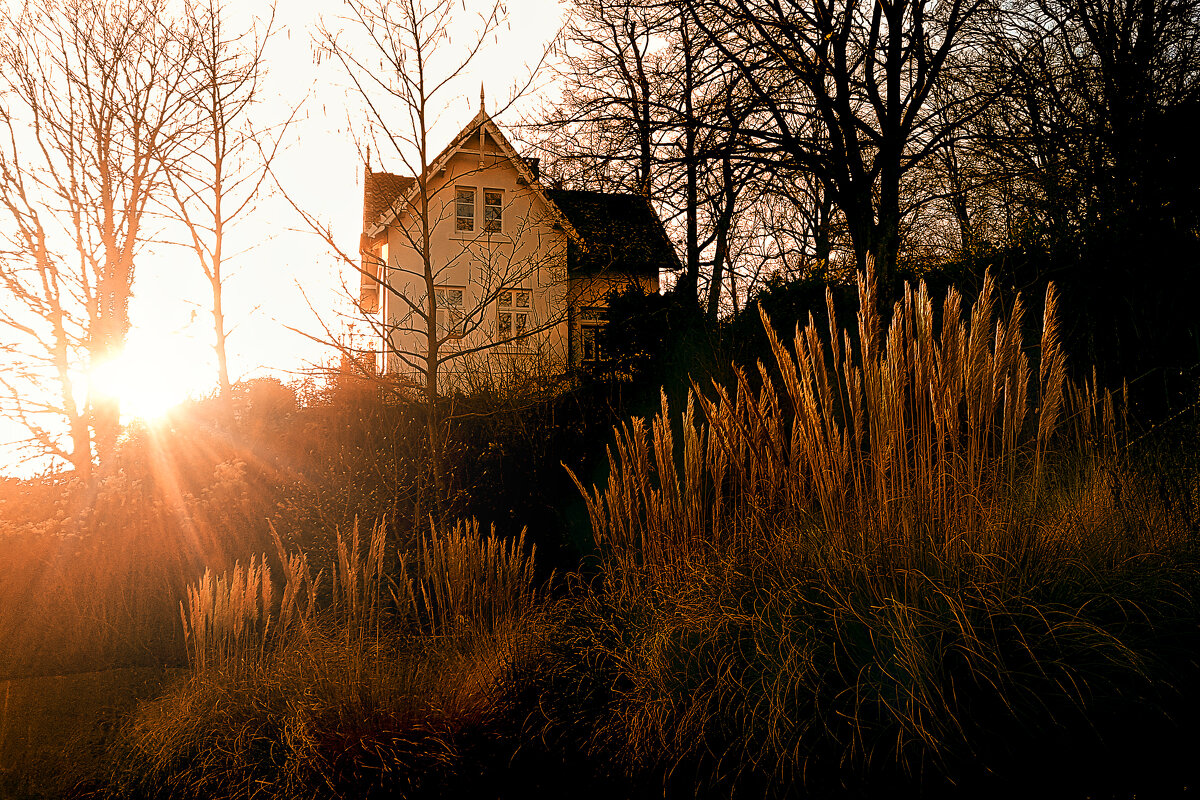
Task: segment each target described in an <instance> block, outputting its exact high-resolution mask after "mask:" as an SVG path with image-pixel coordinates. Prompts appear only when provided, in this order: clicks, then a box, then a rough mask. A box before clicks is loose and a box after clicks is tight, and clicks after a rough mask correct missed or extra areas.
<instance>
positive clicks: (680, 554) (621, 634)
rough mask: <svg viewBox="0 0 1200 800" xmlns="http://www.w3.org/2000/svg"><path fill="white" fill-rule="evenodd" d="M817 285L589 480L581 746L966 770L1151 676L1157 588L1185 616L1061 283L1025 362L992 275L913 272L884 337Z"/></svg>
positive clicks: (796, 766) (838, 767)
mask: <svg viewBox="0 0 1200 800" xmlns="http://www.w3.org/2000/svg"><path fill="white" fill-rule="evenodd" d="M858 288H859V296H860V297H861V298H871V297H874V296H875V287H874V285H873V277H872V275H871V273H870V271H868V272H867V273H866V274H865V275H864V276H860V279H859V287H858ZM827 304H828V316H829V327H828V330H827V331H824V332H822V331H820V330H818V328H817V326H816V324H815V323H814V322H813V321H812V319H811V317H810V321H809V324H808V325H807V326H806V327H804V328H800V327H797V329H796V331H795V335H794V336H793V338H792V342H791V346H790V347H787V346H785V345H784V344H783V342H782V341H780V339H779V338H778V336H777V335H776V333H775V332H774V330H773V328H772V327H771V325H770V323H769V320H767V319H766V317H765V315H764V316H763V323H764V325H765V327H766V329H767V334H768V337H769V340H770V346H771V351H772V354H773V363H771V364H770V365H765V364H762V363H760V364H759V365H758V368H757V370H756V371H754V372H747V371H745V370H741V369H738V370H735V378H734V380H733V382H732V385H731V386H728V387H726V386H722V385H713V386H711V387H701V386H699V385H696V386H694V387H693V390H692V391H691V393H690V394H689V396H688V399H687V403H686V406H685V408H684V410H683V413H682V415H680V416H675V415H673V414H672V412H671V409H670V408H669V407H668V404H667V400H666V398H665V396H664V399H663V401H662V407H661V411H660V412H659V413H658V415H657V416H656V417H655V418H654V419H653V420H652V421H651V422H650V423H649V425H647V424H646V422H645V421H644V420H642V419H637V418H635V419H632V420H630V421H629V422H627V423H624V424H622V425H620V426H618V427H617V428H616V429H615V438H616V440H615V443H614V444H613V445H612V446H611V447H610V449H609V454H608V457H609V475H608V478H607V481H606V482H605V483H604V485H603V486H600V487H596V488H595V489H593V490H591V491H589V490H587V489H586V488H585V487H583V485H582V484H581V483H579V481H578V480H577V481H576V483H577V485H578V486H579V489H580V491H581V492H582V493H583V495H584V497H585V499H586V504H587V510H588V514H589V516H590V519H591V523H592V527H593V531H594V534H595V537H596V540H597V544H598V546H599V547H600V549H601V553H602V559H603V567H604V568H603V573H602V588H601V590H600V591H599V592H598V593H597V594H596V595H595V596H593V597H590V598H588V599H587V600H585V601H584V602H583V603H582V604H581V610H580V613H581V620H580V621H579V622H578V623H577V625H576V627H575V628H574V629H573V630H574V636H575V637H576V638H575V645H574V646H575V648H576V649H575V652H576V655H577V657H578V658H579V659H580V660H581V661H583V662H584V663H586V664H588V665H589V666H587V667H579V668H578V670H577V674H578V678H579V680H580V682H581V683H583V684H585V685H592V686H593V689H589V690H587V691H588V692H591V693H592V694H591V695H590V696H593V697H595V696H598V695H597V692H598V693H599V696H605V697H607V698H608V700H607V705H606V706H605V710H604V711H603V712H602V713H601V719H599V720H598V721H596V723H595V725H594V728H593V732H591V733H589V734H587V735H586V737H585V738H586V739H587V742H589V743H590V744H587V746H588V747H592V748H595V749H597V750H599V751H603V752H608V753H610V754H612V753H616V754H617V755H616V756H614V757H616V758H618V759H619V760H622V761H625V762H626V763H630V764H635V765H637V764H641V765H643V766H644V765H653V764H657V765H658V768H660V769H663V770H666V774H670V772H671V771H672V770H680V769H681V766H682V765H684V764H692V765H693V766H695V765H696V764H700V763H703V764H707V766H708V771H707V773H706V774H707V775H709V776H710V777H711V778H712V779H713V780H714V781H719V782H725V783H726V784H727V782H728V781H730V780H734V781H735V782H736V780H738V779H739V778H737V776H743V777H744V776H745V775H746V774H757V775H759V777H760V778H761V779H763V780H767V781H768V785H772V786H775V787H784V786H788V785H791V783H792V782H793V781H803V780H808V781H811V782H813V783H820V781H821V779H822V778H821V776H822V775H824V777H825V778H827V779H829V780H831V781H835V782H842V783H845V782H846V781H853V780H867V777H866V776H869V775H871V774H876V773H878V772H883V773H889V774H890V773H897V774H900V773H902V774H906V775H909V776H910V777H913V776H919V775H921V774H923V773H924V772H926V771H928V770H930V769H932V770H933V771H934V772H935V773H937V774H942V775H947V776H948V779H950V780H954V779H956V778H955V776H956V774H958V773H956V770H957V771H960V772H961V771H964V770H965V771H970V770H976V771H986V770H987V769H990V768H992V767H993V766H995V765H996V763H997V761H999V760H1003V759H1004V758H1009V757H1012V756H1011V753H1012V752H1013V751H1015V750H1018V749H1020V748H1019V745H1018V744H1015V743H1014V740H1013V739H1012V738H1011V736H1012V734H1014V733H1015V732H1017V731H1035V730H1039V729H1041V728H1044V727H1047V726H1053V725H1058V724H1067V723H1068V722H1069V721H1071V720H1074V721H1075V722H1076V723H1078V722H1079V720H1080V719H1082V718H1083V717H1085V716H1086V711H1087V710H1088V709H1091V708H1093V707H1094V703H1095V702H1096V698H1097V697H1098V696H1104V697H1108V696H1110V695H1111V693H1112V692H1114V691H1118V690H1116V689H1114V687H1117V686H1120V687H1124V688H1123V689H1122V690H1120V691H1124V690H1129V691H1130V692H1133V691H1134V689H1132V688H1130V687H1142V688H1143V689H1144V688H1145V687H1146V686H1148V678H1147V664H1148V660H1147V659H1148V657H1147V656H1146V654H1145V652H1144V651H1142V650H1141V649H1139V647H1138V646H1136V642H1138V641H1142V640H1145V639H1146V638H1147V636H1149V635H1152V634H1153V633H1154V630H1155V626H1154V625H1152V624H1149V623H1148V622H1147V621H1148V620H1151V619H1152V618H1153V613H1152V612H1151V610H1150V607H1151V606H1152V605H1154V604H1158V603H1160V605H1157V606H1155V609H1154V610H1155V612H1158V613H1164V614H1167V616H1170V613H1176V614H1178V615H1181V617H1186V616H1187V615H1188V614H1191V613H1193V612H1194V609H1192V608H1191V606H1190V603H1191V601H1190V600H1188V599H1187V598H1186V597H1185V596H1184V593H1182V592H1180V591H1177V587H1176V585H1175V584H1174V583H1173V582H1172V580H1173V577H1172V573H1171V569H1170V568H1169V566H1165V565H1167V564H1168V563H1169V558H1164V557H1150V556H1151V555H1152V554H1154V553H1158V554H1159V555H1160V556H1161V554H1162V553H1164V552H1166V550H1169V548H1170V547H1172V546H1175V545H1178V544H1179V543H1180V539H1179V537H1178V533H1179V531H1178V530H1177V529H1175V528H1172V523H1171V520H1170V519H1168V518H1167V517H1165V516H1164V515H1162V514H1160V513H1157V512H1156V511H1155V508H1156V501H1155V500H1154V499H1153V498H1152V497H1150V496H1149V495H1148V494H1147V493H1146V492H1145V491H1142V490H1141V489H1139V486H1138V483H1137V480H1136V476H1133V475H1130V474H1129V473H1127V472H1126V471H1124V470H1123V469H1122V468H1121V467H1120V465H1119V463H1118V462H1117V461H1116V460H1114V459H1113V458H1111V454H1112V444H1113V442H1114V437H1115V432H1116V430H1117V423H1116V414H1115V413H1114V410H1113V409H1114V401H1113V398H1112V397H1111V395H1109V394H1107V393H1105V392H1101V391H1099V390H1098V389H1097V388H1096V387H1095V385H1094V384H1091V385H1086V384H1085V385H1084V386H1082V387H1079V388H1075V387H1073V386H1072V385H1071V384H1070V382H1069V381H1068V378H1067V368H1066V363H1065V357H1064V355H1063V349H1062V346H1061V345H1060V343H1059V341H1058V326H1057V322H1056V319H1055V308H1056V305H1057V299H1056V296H1055V292H1054V289H1053V288H1051V289H1050V290H1048V292H1047V295H1046V297H1045V302H1044V313H1043V320H1042V330H1041V338H1040V348H1039V351H1038V352H1037V353H1034V354H1031V353H1029V352H1026V350H1025V346H1024V341H1023V337H1024V330H1025V308H1024V305H1023V303H1022V302H1021V300H1020V299H1019V298H1018V299H1017V300H1016V301H1014V302H1013V304H1012V306H1011V307H1010V308H1009V309H1007V310H1001V309H1000V308H999V307H998V303H997V300H996V291H995V286H994V282H993V281H992V279H991V278H990V277H988V278H986V279H985V281H984V284H983V287H982V291H981V293H980V295H979V297H978V298H977V300H976V301H975V302H974V303H973V304H971V305H970V307H964V301H963V299H962V297H961V296H960V295H959V294H958V292H956V291H954V290H951V291H950V292H949V293H948V294H947V296H946V297H945V299H944V300H943V301H942V302H941V303H940V304H935V303H934V301H933V300H932V299H931V298H930V297H929V295H928V292H927V291H926V288H925V286H924V284H920V285H918V286H917V287H916V288H915V289H914V288H912V287H911V286H906V287H905V291H904V294H903V298H902V299H901V300H900V301H899V302H898V303H897V304H896V306H895V309H894V313H893V315H892V318H891V321H890V323H889V325H888V326H887V328H886V330H884V328H883V325H882V323H881V320H880V319H879V317H878V315H877V314H876V311H875V306H874V304H873V303H871V302H869V301H864V302H862V303H861V308H860V311H859V313H858V315H857V320H856V323H857V328H856V331H855V333H856V335H855V336H851V335H850V334H849V333H848V332H847V331H845V330H843V329H841V328H840V327H839V325H838V323H837V320H836V317H835V313H834V307H833V302H832V297H831V296H830V295H827ZM1119 487H1123V491H1124V492H1125V494H1124V495H1122V496H1121V499H1120V500H1118V499H1117V497H1118V495H1117V494H1116V492H1117V491H1118V488H1119ZM1135 508H1137V509H1140V512H1133V509H1135ZM1139 514H1140V516H1139ZM1148 524H1149V525H1158V526H1160V527H1158V528H1156V529H1148V528H1147V525H1148ZM1172 537H1174V538H1172ZM1156 565H1157V566H1156ZM1160 567H1161V568H1160ZM1169 610H1170V613H1168V611H1169ZM1139 626H1141V627H1139ZM1147 631H1149V633H1147ZM597 682H599V683H598V684H597ZM596 685H599V686H600V688H599V689H597V688H595V686H596ZM1137 691H1141V690H1137ZM681 774H689V773H687V771H686V770H682V772H681ZM764 776H765V777H764ZM831 776H832V777H831ZM958 777H961V774H958Z"/></svg>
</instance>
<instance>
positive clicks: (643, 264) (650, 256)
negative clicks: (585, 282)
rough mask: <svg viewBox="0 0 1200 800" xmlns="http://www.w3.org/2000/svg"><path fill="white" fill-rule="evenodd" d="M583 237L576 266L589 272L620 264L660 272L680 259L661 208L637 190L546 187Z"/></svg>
mask: <svg viewBox="0 0 1200 800" xmlns="http://www.w3.org/2000/svg"><path fill="white" fill-rule="evenodd" d="M546 194H547V195H549V197H550V199H551V200H552V201H553V202H554V204H555V205H556V206H558V207H559V209H561V210H562V212H563V214H564V215H565V216H566V217H567V219H568V220H570V221H571V224H572V225H573V226H574V227H575V230H576V231H578V232H579V235H580V236H581V237H582V239H583V241H584V243H585V247H584V248H583V249H582V250H581V251H579V252H577V253H576V254H575V259H574V260H575V263H574V264H572V267H574V268H576V269H581V270H583V271H586V272H598V271H602V270H605V269H609V268H614V267H615V268H620V269H623V270H628V271H630V272H657V271H658V268H659V267H662V266H665V265H675V266H678V263H679V259H678V256H677V255H676V254H675V248H674V246H673V245H672V244H671V240H670V239H669V238H667V232H666V230H664V228H663V224H662V221H661V220H660V219H659V218H658V214H656V213H654V209H653V208H652V207H651V205H650V202H649V201H648V200H647V199H646V198H645V197H642V196H641V195H636V194H610V193H607V192H590V191H571V190H567V189H550V190H548V191H547V192H546Z"/></svg>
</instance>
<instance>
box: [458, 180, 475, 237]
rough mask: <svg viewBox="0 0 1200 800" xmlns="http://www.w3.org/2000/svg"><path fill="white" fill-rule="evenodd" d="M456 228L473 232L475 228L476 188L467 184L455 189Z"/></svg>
mask: <svg viewBox="0 0 1200 800" xmlns="http://www.w3.org/2000/svg"><path fill="white" fill-rule="evenodd" d="M454 229H455V230H456V231H462V232H468V233H469V232H471V231H473V230H475V190H474V189H473V188H470V187H466V186H457V187H455V189H454Z"/></svg>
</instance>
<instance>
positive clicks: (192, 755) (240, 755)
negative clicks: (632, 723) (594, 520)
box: [113, 521, 540, 797]
mask: <svg viewBox="0 0 1200 800" xmlns="http://www.w3.org/2000/svg"><path fill="white" fill-rule="evenodd" d="M274 541H275V545H276V551H277V552H276V555H277V556H278V558H279V561H280V565H281V566H280V570H279V572H280V573H281V574H282V576H283V586H282V589H281V590H278V589H275V588H274V587H273V584H272V582H271V576H270V572H269V570H268V569H267V568H266V565H265V561H260V560H254V561H252V562H251V564H250V566H249V567H247V568H242V567H241V566H240V565H235V567H234V568H233V570H231V571H230V572H228V573H226V574H225V575H222V576H214V575H213V574H212V573H211V572H206V573H205V575H204V577H203V578H202V579H201V580H200V581H199V582H198V583H197V584H196V585H194V586H192V587H190V588H189V591H188V602H187V604H186V605H184V606H183V617H184V625H185V628H186V630H187V631H188V643H189V653H190V654H191V664H192V675H191V678H190V680H189V681H188V682H187V683H186V684H184V685H181V686H179V687H177V688H176V689H175V690H174V691H172V692H169V693H167V694H166V695H165V696H164V697H163V698H162V699H160V700H159V701H157V702H156V703H154V704H148V705H145V706H143V707H142V708H141V709H140V710H139V713H138V714H137V716H136V717H135V718H134V719H133V720H131V722H130V723H129V725H128V726H127V727H126V729H125V731H124V732H123V738H122V744H121V747H122V748H123V749H122V751H121V757H120V758H119V759H118V768H117V770H116V771H115V773H114V778H113V781H114V783H113V786H114V791H115V792H116V793H118V794H121V793H129V794H145V795H154V796H158V795H159V794H162V793H166V794H170V795H179V796H190V797H234V796H238V797H240V796H245V795H254V796H260V795H261V796H268V797H271V796H274V797H292V796H300V795H302V796H311V795H312V794H313V793H332V794H333V795H335V796H358V795H360V794H364V793H370V792H373V791H389V792H390V791H395V792H398V793H400V794H402V795H406V796H411V795H412V794H414V793H416V792H419V791H424V790H425V789H427V788H428V787H429V786H431V785H434V786H439V785H444V784H445V783H446V782H447V781H450V780H453V779H454V778H455V775H456V774H457V771H458V770H460V769H461V767H462V763H463V759H464V755H463V747H464V746H465V745H464V744H463V741H464V738H463V737H464V736H468V734H469V733H470V732H471V731H474V730H477V729H479V728H480V727H481V726H486V725H487V724H488V721H489V720H491V719H492V718H493V717H494V716H495V715H496V714H497V713H498V711H497V709H498V706H499V704H500V702H501V700H500V693H501V686H502V684H503V681H504V679H505V676H506V675H507V674H508V673H509V672H510V671H511V670H513V669H514V665H515V664H516V663H517V662H519V661H520V659H521V658H523V657H524V656H523V652H524V651H523V649H522V647H521V645H522V644H523V643H526V642H528V641H533V640H535V639H536V638H537V637H538V636H539V635H540V634H539V633H538V631H539V625H540V623H539V621H538V620H539V617H538V605H539V602H540V598H539V595H538V592H537V591H536V590H535V587H534V585H533V553H532V551H526V549H525V546H524V540H523V537H522V538H518V539H516V540H513V541H510V542H506V541H502V540H500V539H499V538H498V537H497V536H496V535H495V533H494V532H493V533H491V534H490V535H487V536H483V535H481V531H480V527H479V525H478V523H476V522H474V521H472V522H466V523H461V524H459V525H457V526H455V527H454V528H453V529H451V530H448V531H444V530H438V529H436V528H431V530H430V531H429V533H428V534H426V535H425V536H424V537H423V540H422V542H421V546H420V549H419V550H418V551H416V552H402V551H396V550H395V549H394V548H393V547H392V546H391V544H390V543H389V538H388V534H387V526H386V525H385V524H384V523H382V522H381V523H379V524H377V525H375V526H373V527H372V528H371V531H370V534H369V536H367V537H362V536H360V533H359V529H358V527H357V526H355V527H353V528H352V529H351V530H350V532H349V533H348V534H347V535H342V534H339V535H338V537H337V543H336V545H337V546H336V561H335V562H334V563H333V564H331V566H330V580H329V581H328V582H326V581H323V580H322V579H323V576H324V573H323V572H318V573H317V575H316V576H315V577H314V576H313V574H312V568H311V565H310V563H309V559H308V556H307V555H306V554H305V553H303V552H302V551H297V550H289V549H288V548H287V547H286V546H285V545H284V543H283V541H282V540H281V538H280V537H279V536H278V534H275V535H274ZM410 574H411V575H412V578H410V577H409V575H410ZM323 585H328V587H329V591H328V593H325V592H323V591H322V587H323ZM250 587H253V588H254V591H253V592H252V591H251V588H250ZM468 738H469V736H468ZM423 787H424V788H423Z"/></svg>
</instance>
